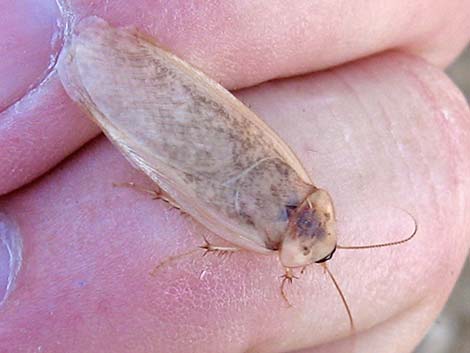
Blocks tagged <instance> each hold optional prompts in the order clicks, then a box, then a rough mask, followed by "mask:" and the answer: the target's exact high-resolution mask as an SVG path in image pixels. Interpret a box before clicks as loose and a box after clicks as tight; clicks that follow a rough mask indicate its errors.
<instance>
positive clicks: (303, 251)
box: [302, 246, 310, 256]
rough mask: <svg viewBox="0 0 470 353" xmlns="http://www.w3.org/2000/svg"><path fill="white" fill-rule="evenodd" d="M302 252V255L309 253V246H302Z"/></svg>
mask: <svg viewBox="0 0 470 353" xmlns="http://www.w3.org/2000/svg"><path fill="white" fill-rule="evenodd" d="M302 254H303V255H304V256H307V255H308V254H310V248H309V247H308V246H304V247H302Z"/></svg>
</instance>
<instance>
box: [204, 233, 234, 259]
mask: <svg viewBox="0 0 470 353" xmlns="http://www.w3.org/2000/svg"><path fill="white" fill-rule="evenodd" d="M201 236H202V238H203V239H204V244H203V245H201V246H199V248H200V249H204V250H205V251H204V254H202V256H206V255H207V254H208V253H210V252H215V253H217V254H221V255H224V254H232V253H234V252H236V251H239V250H240V248H237V247H235V246H220V245H213V244H211V243H209V241H208V240H207V238H206V237H205V236H204V235H201Z"/></svg>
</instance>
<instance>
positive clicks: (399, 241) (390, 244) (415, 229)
mask: <svg viewBox="0 0 470 353" xmlns="http://www.w3.org/2000/svg"><path fill="white" fill-rule="evenodd" d="M405 212H406V211H405ZM407 213H408V212H407ZM408 214H409V213H408ZM409 215H410V216H411V218H412V219H413V222H414V230H413V233H411V235H409V236H408V237H407V238H405V239H402V240H398V241H392V242H390V243H381V244H380V243H379V244H372V245H359V246H343V245H337V246H336V248H337V249H345V250H357V249H373V248H383V247H386V246H394V245H400V244H403V243H406V242H407V241H409V240H411V239H413V237H414V236H415V235H416V233H417V232H418V222H416V219H415V218H414V217H413V216H412V215H411V214H409Z"/></svg>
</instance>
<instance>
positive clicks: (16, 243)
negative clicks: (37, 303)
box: [0, 213, 23, 305]
mask: <svg viewBox="0 0 470 353" xmlns="http://www.w3.org/2000/svg"><path fill="white" fill-rule="evenodd" d="M22 249H23V246H22V242H21V237H20V233H19V229H18V227H17V226H16V224H15V223H14V222H13V221H12V220H11V219H10V218H9V217H7V216H6V215H5V214H3V213H0V305H2V304H3V303H4V302H5V300H6V299H7V298H8V296H9V295H10V294H11V292H12V291H13V289H14V287H15V281H16V277H17V276H18V273H19V271H20V268H21V262H22Z"/></svg>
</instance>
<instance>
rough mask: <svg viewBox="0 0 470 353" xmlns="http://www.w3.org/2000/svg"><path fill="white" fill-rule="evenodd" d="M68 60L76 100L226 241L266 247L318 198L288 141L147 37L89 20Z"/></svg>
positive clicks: (64, 61) (63, 66)
mask: <svg viewBox="0 0 470 353" xmlns="http://www.w3.org/2000/svg"><path fill="white" fill-rule="evenodd" d="M77 32H78V34H76V35H74V37H72V40H71V42H70V43H69V45H68V48H67V50H66V51H65V53H63V54H62V56H61V58H60V62H59V65H58V67H59V74H60V76H61V79H62V82H63V83H64V86H65V88H66V90H67V92H68V94H69V95H70V96H71V97H72V98H73V99H74V100H76V101H77V102H79V103H80V104H81V105H82V106H83V107H84V108H85V109H86V110H87V111H88V112H89V114H90V115H91V116H92V118H93V119H94V120H95V121H96V122H97V123H98V124H99V125H100V127H101V128H102V130H103V131H104V132H105V134H106V135H107V136H108V137H109V138H110V139H111V141H113V142H114V143H115V144H116V145H117V146H118V147H119V148H120V149H121V151H123V153H124V155H125V156H126V158H128V159H129V160H130V161H131V162H132V163H133V164H134V166H136V167H138V168H139V169H141V170H143V171H144V172H145V173H146V174H147V175H149V176H150V177H151V178H152V179H153V180H154V181H155V182H157V183H158V184H159V185H160V187H161V188H162V189H163V190H165V191H166V192H167V193H168V194H169V195H170V196H171V197H172V198H173V199H174V200H175V201H176V202H177V203H178V204H179V205H180V206H181V207H182V209H183V210H185V211H186V212H188V213H189V214H191V215H192V216H193V217H194V218H195V219H196V220H198V221H199V222H201V223H202V224H204V225H205V226H207V227H208V228H209V229H211V230H212V231H214V232H216V233H217V234H218V235H219V236H221V237H223V238H224V239H226V240H228V241H230V242H232V243H235V244H238V245H240V246H244V247H249V248H251V249H252V250H256V251H265V250H266V248H267V247H269V246H268V245H267V244H268V243H273V242H274V243H276V241H278V240H279V239H280V236H281V235H282V232H283V231H284V230H285V228H286V225H287V216H286V206H288V205H296V204H298V203H299V202H300V201H301V200H303V199H304V198H305V197H306V195H307V194H308V193H309V192H311V190H312V186H311V185H310V184H311V183H310V181H309V178H308V176H307V173H306V172H305V170H304V169H303V168H302V166H301V164H300V163H299V161H298V160H297V158H296V157H295V155H294V154H293V153H292V152H291V150H290V149H289V148H288V147H287V146H286V145H285V144H284V143H283V141H282V140H281V139H280V138H279V137H278V136H277V135H276V134H275V133H274V132H272V130H271V129H269V128H268V127H267V125H265V124H264V123H263V122H262V121H261V120H260V119H259V118H258V117H257V116H256V115H255V114H254V113H252V112H251V111H250V110H249V109H248V108H246V107H245V106H244V105H243V104H241V103H240V102H239V101H238V100H237V99H236V98H234V97H233V96H232V95H231V94H230V93H229V92H228V91H226V90H225V89H223V88H222V87H221V86H220V85H218V84H217V83H215V82H213V81H212V80H210V79H209V78H207V77H206V76H205V75H203V74H202V73H200V72H199V71H197V70H195V69H194V68H192V67H190V66H189V65H188V64H186V63H185V62H183V61H181V60H180V59H178V58H176V57H175V56H173V55H171V54H169V53H168V52H166V51H164V50H162V49H160V48H158V47H157V46H155V45H153V44H152V43H150V42H149V41H147V40H146V39H144V38H143V37H142V36H139V35H136V34H135V33H132V32H130V31H127V30H124V29H116V28H113V27H111V26H109V25H108V24H107V23H106V22H104V21H103V20H99V19H96V18H89V19H86V20H84V21H82V23H80V25H79V26H78V28H77Z"/></svg>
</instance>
